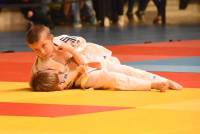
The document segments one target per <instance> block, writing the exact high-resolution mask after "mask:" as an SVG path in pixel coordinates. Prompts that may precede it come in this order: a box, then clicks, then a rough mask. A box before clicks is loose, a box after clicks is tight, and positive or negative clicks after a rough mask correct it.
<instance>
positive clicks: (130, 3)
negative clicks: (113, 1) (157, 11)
mask: <svg viewBox="0 0 200 134" xmlns="http://www.w3.org/2000/svg"><path fill="white" fill-rule="evenodd" d="M134 5H135V0H128V10H127V13H126V15H127V17H128V19H129V21H133V18H134V17H133V7H134Z"/></svg>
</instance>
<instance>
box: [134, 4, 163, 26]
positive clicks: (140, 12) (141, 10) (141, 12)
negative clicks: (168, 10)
mask: <svg viewBox="0 0 200 134" xmlns="http://www.w3.org/2000/svg"><path fill="white" fill-rule="evenodd" d="M153 2H154V4H155V6H156V8H157V11H158V14H157V16H156V18H155V19H154V20H153V23H154V24H158V23H161V21H162V17H164V16H165V5H166V0H153ZM148 3H149V0H140V1H139V7H138V10H137V12H136V16H137V18H138V20H140V21H143V16H144V12H145V10H146V8H147V6H148Z"/></svg>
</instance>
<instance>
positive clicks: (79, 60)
mask: <svg viewBox="0 0 200 134" xmlns="http://www.w3.org/2000/svg"><path fill="white" fill-rule="evenodd" d="M58 50H60V51H67V52H69V53H71V54H72V57H73V58H74V60H75V62H76V63H77V64H78V65H83V64H84V63H85V62H84V60H83V58H82V56H81V55H80V54H79V53H78V52H76V51H75V50H74V49H73V47H70V46H65V45H61V46H59V48H58Z"/></svg>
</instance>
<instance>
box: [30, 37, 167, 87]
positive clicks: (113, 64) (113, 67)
mask: <svg viewBox="0 0 200 134" xmlns="http://www.w3.org/2000/svg"><path fill="white" fill-rule="evenodd" d="M53 43H54V44H55V45H57V46H59V45H64V44H65V45H70V46H72V47H73V48H74V49H75V50H76V51H77V52H79V54H81V55H82V56H83V59H84V60H85V62H86V63H87V62H100V63H101V64H102V68H103V69H101V70H94V71H89V70H88V76H89V77H88V80H87V82H86V83H85V85H84V88H90V87H93V88H118V89H121V90H150V88H151V82H152V81H167V79H166V78H163V77H161V76H158V75H155V74H152V73H149V72H146V71H143V70H140V69H135V68H133V67H130V66H126V65H122V64H120V61H119V60H118V59H117V58H116V57H113V56H112V52H111V51H110V50H108V49H106V48H105V47H102V46H100V45H97V44H94V43H89V42H86V40H85V39H84V38H82V37H76V36H68V35H61V36H58V37H54V39H53ZM38 61H39V62H37V70H41V69H43V68H47V67H48V64H47V63H48V62H47V63H43V62H42V61H40V60H38ZM50 62H51V61H49V63H50ZM53 63H55V62H53ZM56 64H57V63H55V65H56ZM56 66H60V65H59V64H58V65H56ZM34 68H36V67H33V70H34ZM61 68H63V67H61ZM63 70H64V69H63ZM80 83H81V81H78V82H76V85H78V86H80Z"/></svg>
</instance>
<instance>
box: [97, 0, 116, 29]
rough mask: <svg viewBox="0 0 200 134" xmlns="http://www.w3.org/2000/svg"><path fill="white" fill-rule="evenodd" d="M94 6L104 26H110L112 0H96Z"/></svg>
mask: <svg viewBox="0 0 200 134" xmlns="http://www.w3.org/2000/svg"><path fill="white" fill-rule="evenodd" d="M94 8H95V10H96V13H97V19H98V20H99V21H100V24H101V25H102V26H104V27H109V26H110V24H111V21H110V20H111V18H112V10H113V8H112V0H94Z"/></svg>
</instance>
